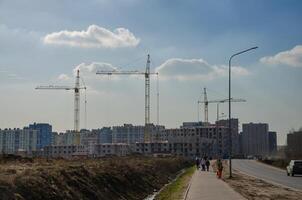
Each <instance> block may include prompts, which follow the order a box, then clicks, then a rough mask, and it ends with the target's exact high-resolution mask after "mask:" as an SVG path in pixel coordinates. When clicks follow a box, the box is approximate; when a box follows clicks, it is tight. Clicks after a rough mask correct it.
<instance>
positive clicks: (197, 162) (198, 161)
mask: <svg viewBox="0 0 302 200" xmlns="http://www.w3.org/2000/svg"><path fill="white" fill-rule="evenodd" d="M195 163H196V168H197V170H198V169H199V165H200V159H199V158H198V157H197V156H196V158H195Z"/></svg>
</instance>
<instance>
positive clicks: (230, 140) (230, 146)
mask: <svg viewBox="0 0 302 200" xmlns="http://www.w3.org/2000/svg"><path fill="white" fill-rule="evenodd" d="M257 48H258V47H252V48H249V49H246V50H243V51H240V52H238V53H235V54H233V55H232V56H231V57H230V59H229V143H230V144H229V173H230V175H229V178H232V125H231V66H232V58H233V57H235V56H237V55H240V54H242V53H245V52H247V51H251V50H254V49H257Z"/></svg>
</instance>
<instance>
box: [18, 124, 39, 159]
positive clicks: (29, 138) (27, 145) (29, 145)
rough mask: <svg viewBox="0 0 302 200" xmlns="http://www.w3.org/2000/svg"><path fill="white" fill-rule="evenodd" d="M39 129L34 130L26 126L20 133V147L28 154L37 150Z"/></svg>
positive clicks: (20, 149)
mask: <svg viewBox="0 0 302 200" xmlns="http://www.w3.org/2000/svg"><path fill="white" fill-rule="evenodd" d="M37 135H38V131H37V130H32V129H29V128H27V127H25V128H24V129H23V130H22V131H21V132H20V134H19V149H18V151H25V152H27V154H32V153H33V152H35V151H37Z"/></svg>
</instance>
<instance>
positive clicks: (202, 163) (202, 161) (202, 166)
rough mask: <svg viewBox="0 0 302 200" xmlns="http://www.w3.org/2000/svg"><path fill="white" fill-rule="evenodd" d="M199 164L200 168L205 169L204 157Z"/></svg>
mask: <svg viewBox="0 0 302 200" xmlns="http://www.w3.org/2000/svg"><path fill="white" fill-rule="evenodd" d="M200 165H201V170H202V171H205V170H206V161H205V160H204V158H202V159H201V161H200Z"/></svg>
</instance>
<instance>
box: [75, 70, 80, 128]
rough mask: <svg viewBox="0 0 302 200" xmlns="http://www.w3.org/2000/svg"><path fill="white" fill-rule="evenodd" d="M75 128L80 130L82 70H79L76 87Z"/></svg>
mask: <svg viewBox="0 0 302 200" xmlns="http://www.w3.org/2000/svg"><path fill="white" fill-rule="evenodd" d="M74 130H75V131H76V132H79V131H80V70H77V76H76V80H75V87H74Z"/></svg>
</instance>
